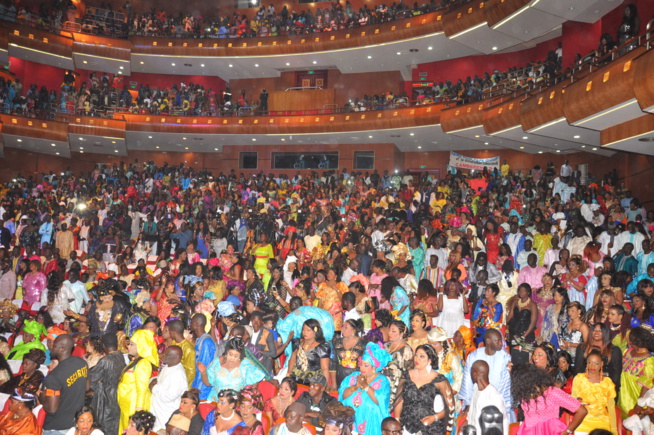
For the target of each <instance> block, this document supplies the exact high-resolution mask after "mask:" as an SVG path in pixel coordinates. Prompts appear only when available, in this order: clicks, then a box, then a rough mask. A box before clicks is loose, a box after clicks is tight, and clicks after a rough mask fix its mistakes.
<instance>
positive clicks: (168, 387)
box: [150, 345, 188, 432]
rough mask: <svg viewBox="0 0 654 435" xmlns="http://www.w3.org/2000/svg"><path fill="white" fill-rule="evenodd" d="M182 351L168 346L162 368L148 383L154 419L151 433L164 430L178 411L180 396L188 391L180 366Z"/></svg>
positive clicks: (182, 368)
mask: <svg viewBox="0 0 654 435" xmlns="http://www.w3.org/2000/svg"><path fill="white" fill-rule="evenodd" d="M183 355H184V351H183V350H182V348H181V347H179V346H175V345H173V346H168V348H167V349H166V352H165V353H164V357H163V360H162V362H163V364H164V367H163V369H161V371H160V372H159V376H157V378H156V379H154V380H153V381H152V382H151V383H150V389H151V390H152V399H151V402H150V412H152V414H154V416H155V417H156V421H155V423H154V427H153V428H152V430H153V431H155V432H157V431H159V430H161V429H166V422H168V420H170V416H171V415H172V414H173V412H175V411H177V410H178V409H179V404H180V403H181V401H182V394H184V392H185V391H186V390H187V389H188V388H187V387H188V381H187V379H186V371H185V370H184V366H183V365H182V364H181V362H182V357H183Z"/></svg>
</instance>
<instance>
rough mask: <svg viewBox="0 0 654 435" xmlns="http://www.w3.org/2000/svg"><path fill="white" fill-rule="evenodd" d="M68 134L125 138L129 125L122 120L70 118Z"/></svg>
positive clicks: (87, 117) (85, 117)
mask: <svg viewBox="0 0 654 435" xmlns="http://www.w3.org/2000/svg"><path fill="white" fill-rule="evenodd" d="M68 122H69V124H68V133H73V134H83V135H89V136H109V137H118V138H125V129H126V126H127V123H126V122H125V121H124V120H122V119H109V118H94V117H90V116H70V117H69V118H68Z"/></svg>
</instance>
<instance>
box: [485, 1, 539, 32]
mask: <svg viewBox="0 0 654 435" xmlns="http://www.w3.org/2000/svg"><path fill="white" fill-rule="evenodd" d="M529 3H531V0H488V1H487V2H486V5H485V7H484V15H485V16H486V22H487V23H488V25H489V26H494V25H495V24H497V23H499V22H500V21H502V20H503V19H505V18H506V17H508V16H509V15H511V14H513V13H515V12H517V11H518V10H520V8H522V7H524V6H527V5H528V4H529Z"/></svg>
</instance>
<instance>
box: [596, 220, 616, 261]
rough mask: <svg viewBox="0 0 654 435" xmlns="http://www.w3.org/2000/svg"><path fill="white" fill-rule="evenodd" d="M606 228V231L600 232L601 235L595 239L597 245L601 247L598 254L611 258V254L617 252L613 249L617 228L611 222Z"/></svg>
mask: <svg viewBox="0 0 654 435" xmlns="http://www.w3.org/2000/svg"><path fill="white" fill-rule="evenodd" d="M606 228H607V229H606V231H602V233H601V234H600V235H599V236H598V237H597V243H599V244H600V245H601V246H600V252H603V253H604V254H605V255H608V256H609V257H613V254H615V253H616V252H618V250H617V249H615V246H616V243H617V239H618V236H619V234H618V231H617V228H618V226H617V225H616V224H615V223H613V222H609V223H608V225H607V226H606Z"/></svg>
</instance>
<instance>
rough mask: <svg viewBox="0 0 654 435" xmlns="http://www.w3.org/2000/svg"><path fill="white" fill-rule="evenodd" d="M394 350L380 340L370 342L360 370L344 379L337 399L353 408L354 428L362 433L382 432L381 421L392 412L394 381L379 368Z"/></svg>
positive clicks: (383, 365)
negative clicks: (387, 347) (381, 345)
mask: <svg viewBox="0 0 654 435" xmlns="http://www.w3.org/2000/svg"><path fill="white" fill-rule="evenodd" d="M390 361H391V354H390V353H388V352H387V351H386V350H384V349H382V348H380V347H379V345H378V344H377V343H368V345H367V346H366V350H365V351H364V352H363V355H362V356H361V363H360V364H359V369H360V371H358V372H354V373H352V374H351V375H349V376H348V377H346V378H345V379H344V380H343V383H342V384H341V386H340V388H339V390H338V399H339V400H340V401H341V402H342V403H343V405H345V406H350V407H352V408H353V409H354V431H356V432H357V433H359V434H360V435H381V423H382V420H384V419H385V418H386V417H389V416H390V413H389V405H390V398H391V384H390V382H389V381H388V378H387V377H386V376H384V375H382V374H381V373H380V372H381V371H382V369H383V368H384V367H386V365H387V364H388V363H389V362H390Z"/></svg>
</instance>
